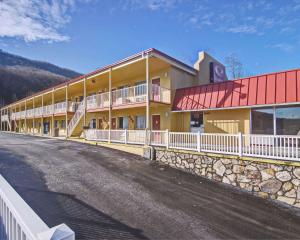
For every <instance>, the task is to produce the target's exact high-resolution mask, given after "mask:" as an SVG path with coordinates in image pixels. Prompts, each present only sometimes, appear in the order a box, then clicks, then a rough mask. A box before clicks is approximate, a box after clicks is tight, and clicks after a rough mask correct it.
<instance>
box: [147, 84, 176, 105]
mask: <svg viewBox="0 0 300 240" xmlns="http://www.w3.org/2000/svg"><path fill="white" fill-rule="evenodd" d="M150 99H151V100H152V101H154V102H162V103H167V104H170V103H171V91H170V89H167V88H164V87H161V86H159V85H156V84H153V85H152V86H151V95H150Z"/></svg>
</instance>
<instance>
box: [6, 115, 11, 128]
mask: <svg viewBox="0 0 300 240" xmlns="http://www.w3.org/2000/svg"><path fill="white" fill-rule="evenodd" d="M7 124H8V127H9V131H11V124H10V115H9V114H8V115H7Z"/></svg>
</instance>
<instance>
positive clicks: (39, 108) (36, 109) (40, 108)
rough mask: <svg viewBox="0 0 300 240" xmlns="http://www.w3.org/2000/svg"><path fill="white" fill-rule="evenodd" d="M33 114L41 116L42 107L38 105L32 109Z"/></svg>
mask: <svg viewBox="0 0 300 240" xmlns="http://www.w3.org/2000/svg"><path fill="white" fill-rule="evenodd" d="M34 116H35V117H41V116H43V107H38V108H35V109H34Z"/></svg>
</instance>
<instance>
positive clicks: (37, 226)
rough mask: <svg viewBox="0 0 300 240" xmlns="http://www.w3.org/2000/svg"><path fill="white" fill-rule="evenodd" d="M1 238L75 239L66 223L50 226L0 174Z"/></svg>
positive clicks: (35, 239) (32, 239) (8, 239)
mask: <svg viewBox="0 0 300 240" xmlns="http://www.w3.org/2000/svg"><path fill="white" fill-rule="evenodd" d="M0 239H3V240H10V239H26V240H27V239H28V240H46V239H53V240H74V239H75V234H74V232H73V231H72V230H71V229H70V228H69V227H68V226H67V225H65V224H61V225H58V226H56V227H53V228H51V229H50V228H49V227H48V226H47V225H46V224H45V223H44V222H43V221H42V219H41V218H40V217H39V216H38V215H37V214H36V213H35V212H34V211H33V210H32V209H31V207H30V206H29V205H28V204H27V203H26V202H25V201H24V200H23V199H22V198H21V197H20V195H19V194H18V193H17V192H16V191H15V190H14V189H13V188H12V186H10V184H9V183H8V182H7V181H6V180H5V179H4V178H3V177H2V176H1V175H0Z"/></svg>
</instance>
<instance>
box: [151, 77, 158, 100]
mask: <svg viewBox="0 0 300 240" xmlns="http://www.w3.org/2000/svg"><path fill="white" fill-rule="evenodd" d="M159 92H160V78H155V79H152V99H153V101H157V102H158V101H159V100H160V94H159Z"/></svg>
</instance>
